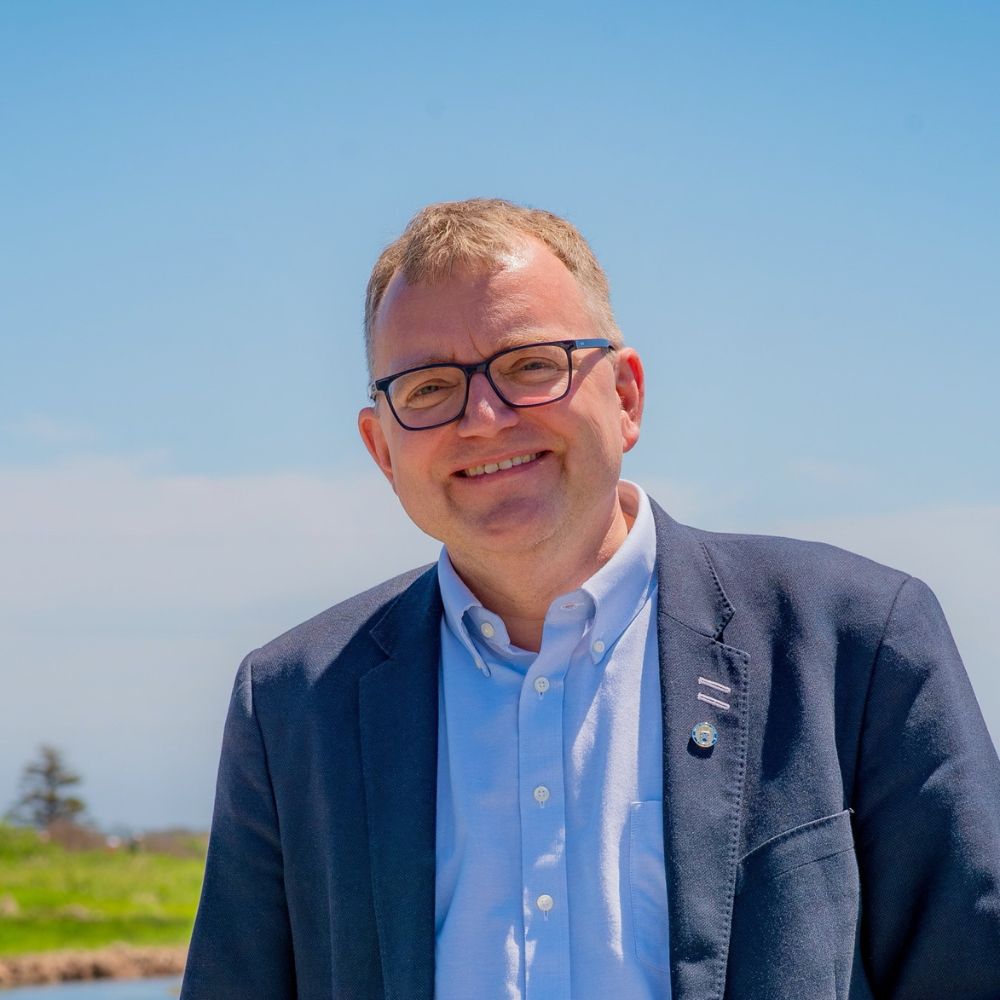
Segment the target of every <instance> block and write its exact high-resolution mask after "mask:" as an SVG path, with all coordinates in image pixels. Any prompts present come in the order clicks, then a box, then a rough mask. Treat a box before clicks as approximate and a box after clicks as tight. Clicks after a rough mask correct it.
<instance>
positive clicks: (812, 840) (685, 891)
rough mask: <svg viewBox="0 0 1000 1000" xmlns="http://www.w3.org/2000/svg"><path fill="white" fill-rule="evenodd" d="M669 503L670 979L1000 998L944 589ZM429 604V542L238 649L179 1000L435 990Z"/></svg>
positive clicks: (994, 920) (983, 771)
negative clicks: (696, 738)
mask: <svg viewBox="0 0 1000 1000" xmlns="http://www.w3.org/2000/svg"><path fill="white" fill-rule="evenodd" d="M654 514H655V518H656V524H657V545H658V553H657V563H658V574H659V598H658V600H659V607H658V617H657V622H658V633H659V643H660V667H661V682H662V683H661V687H662V698H663V801H664V839H665V848H666V867H667V884H668V894H669V909H670V914H669V916H670V940H669V944H668V943H667V942H666V941H665V942H664V945H663V946H664V948H665V949H666V948H668V947H669V954H670V968H671V975H672V982H673V991H674V997H675V998H676V1000H695V998H697V1000H720V998H723V997H726V998H734V1000H735V998H760V1000H783V998H789V1000H791V998H794V1000H803V998H807V1000H815V998H848V997H849V998H851V1000H861V998H867V997H894V998H895V997H898V998H906V1000H921V998H927V1000H942V998H944V997H951V996H956V997H962V998H963V1000H997V998H1000V763H998V760H997V755H996V752H995V750H994V748H993V746H992V744H991V742H990V739H989V736H988V734H987V731H986V727H985V724H984V722H983V719H982V715H981V713H980V711H979V708H978V705H977V704H976V700H975V697H974V695H973V692H972V690H971V687H970V685H969V681H968V679H967V677H966V674H965V670H964V668H963V666H962V662H961V660H960V658H959V655H958V652H957V650H956V649H955V645H954V642H953V640H952V637H951V634H950V632H949V630H948V626H947V624H946V622H945V619H944V615H943V614H942V612H941V609H940V606H939V605H938V602H937V601H936V599H935V598H934V595H933V594H932V593H931V591H930V590H929V589H928V588H927V586H926V585H925V584H923V583H922V582H920V581H919V580H917V579H915V578H913V577H909V576H906V575H905V574H904V573H900V572H898V571H896V570H893V569H889V568H887V567H885V566H881V565H879V564H877V563H874V562H871V561H870V560H867V559H864V558H862V557H861V556H857V555H853V554H851V553H849V552H845V551H843V550H841V549H837V548H834V547H832V546H828V545H822V544H817V543H808V542H800V541H793V540H790V539H785V538H775V537H765V536H752V535H732V534H719V533H714V532H707V531H700V530H697V529H694V528H690V527H686V526H684V525H681V524H678V523H677V522H676V521H674V520H672V519H671V518H670V517H669V516H668V515H666V514H665V513H664V512H663V511H662V510H660V509H659V508H658V507H656V506H655V504H654ZM440 615H441V601H440V595H439V592H438V586H437V577H436V572H435V570H434V568H433V567H431V568H430V569H426V570H423V571H415V572H413V573H409V574H406V575H405V576H402V577H399V578H397V579H395V580H392V581H390V582H388V583H385V584H383V585H381V586H379V587H376V588H375V589H373V590H370V591H368V592H366V593H364V594H360V595H359V596H357V597H354V598H352V599H351V600H349V601H346V602H344V603H343V604H340V605H338V606H336V607H334V608H332V609H330V610H328V611H325V612H323V613H322V614H320V615H318V616H317V617H316V618H313V619H312V620H310V621H308V622H306V623H304V624H303V625H300V626H298V627H297V628H295V629H293V630H292V631H290V632H288V633H286V634H285V635H283V636H281V637H280V638H278V639H275V640H274V641H273V642H271V643H269V644H268V645H266V646H264V647H262V648H261V649H258V650H256V651H254V652H253V653H251V654H250V655H249V656H247V658H246V659H245V660H244V661H243V663H242V665H241V667H240V670H239V673H238V676H237V679H236V685H235V689H234V691H233V698H232V703H231V707H230V712H229V717H228V720H227V723H226V730H225V737H224V743H223V750H222V761H221V765H220V769H219V779H218V789H217V796H216V804H215V816H214V820H213V825H212V835H211V842H210V846H209V853H208V863H207V870H206V874H205V883H204V888H203V893H202V900H201V905H200V908H199V911H198V918H197V921H196V925H195V930H194V936H193V940H192V943H191V950H190V954H189V958H188V964H187V971H186V973H185V979H184V986H183V990H182V994H181V996H182V1000H228V998H234V1000H235V998H240V1000H247V998H260V1000H286V998H292V997H300V998H303V1000H305V998H308V1000H329V998H337V1000H341V998H344V1000H346V998H372V1000H374V998H383V997H384V998H390V1000H421V998H430V997H432V996H433V988H434V882H435V871H434V864H435V850H434V826H435V790H436V775H437V727H438V720H437V709H438V660H439V621H440ZM699 678H707V679H709V680H713V681H717V682H718V683H721V684H723V685H725V686H726V687H729V688H731V689H732V695H731V696H730V695H726V696H725V698H726V700H727V701H729V703H730V705H731V707H730V709H729V710H723V709H720V708H715V707H712V706H710V705H708V704H706V703H704V702H702V701H699V700H698V698H697V694H698V692H699V691H704V690H705V688H704V687H703V686H699V684H698V680H699ZM701 721H710V722H711V723H712V724H713V725H714V726H715V727H716V729H717V731H718V734H719V738H718V742H717V744H716V745H715V746H714V747H713V748H711V749H710V750H702V749H700V748H698V747H696V746H695V745H694V744H693V743H692V742H691V739H690V734H691V728H692V725H694V724H695V723H698V722H701ZM498 990H499V986H498ZM498 995H499V993H498ZM440 1000H466V998H440ZM468 1000H489V998H468Z"/></svg>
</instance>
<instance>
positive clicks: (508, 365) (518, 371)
mask: <svg viewBox="0 0 1000 1000" xmlns="http://www.w3.org/2000/svg"><path fill="white" fill-rule="evenodd" d="M565 370H566V354H565V352H564V351H561V350H559V349H558V348H557V349H555V350H553V349H552V348H541V347H540V348H529V349H528V350H525V351H523V352H519V353H517V354H511V355H510V356H509V357H507V358H506V359H504V363H503V367H502V370H501V378H504V379H511V380H512V381H516V382H522V383H524V382H526V383H537V382H544V381H546V380H547V379H551V378H554V377H558V376H560V375H562V373H563V372H565Z"/></svg>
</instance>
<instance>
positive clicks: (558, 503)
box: [358, 238, 643, 560]
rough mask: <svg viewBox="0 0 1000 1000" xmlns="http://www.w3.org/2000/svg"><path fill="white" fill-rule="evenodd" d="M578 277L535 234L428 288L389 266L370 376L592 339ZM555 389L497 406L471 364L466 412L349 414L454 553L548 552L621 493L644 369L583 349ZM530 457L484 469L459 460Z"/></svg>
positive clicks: (603, 520)
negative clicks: (542, 398)
mask: <svg viewBox="0 0 1000 1000" xmlns="http://www.w3.org/2000/svg"><path fill="white" fill-rule="evenodd" d="M600 335H601V332H600V331H599V330H598V329H597V328H596V324H595V323H594V320H593V318H592V316H591V314H590V312H589V310H588V309H587V307H586V304H585V300H584V295H583V292H582V290H581V289H580V286H579V285H578V284H577V282H576V280H575V279H574V278H573V276H572V275H571V274H570V273H569V271H568V270H566V268H565V267H564V265H563V264H562V262H561V261H560V260H559V259H558V258H557V257H556V256H555V255H554V254H553V253H552V252H551V251H550V250H549V249H548V248H547V247H546V246H545V245H544V244H542V243H541V242H538V241H536V240H534V239H531V238H526V239H525V242H524V246H523V248H521V249H519V250H518V251H517V252H516V253H513V254H511V255H510V257H509V258H508V261H507V264H506V266H505V267H504V268H503V269H502V270H500V271H499V272H498V273H495V274H481V273H476V272H470V271H464V270H456V271H455V272H454V273H453V274H452V275H451V276H450V277H449V278H448V279H446V280H443V281H440V282H437V283H435V284H433V285H409V284H407V282H406V281H405V279H404V278H403V277H402V276H401V275H400V274H399V273H397V274H396V275H395V276H394V277H393V279H392V280H391V282H390V283H389V286H388V288H387V289H386V293H385V296H384V298H383V299H382V303H381V305H380V307H379V310H378V317H377V322H376V325H375V331H374V344H373V347H374V362H375V377H376V378H383V377H385V376H388V375H392V374H395V373H396V372H400V371H403V370H405V369H407V368H413V367H416V366H417V365H421V364H429V363H433V362H438V361H441V362H444V361H455V362H459V363H462V364H472V363H475V362H478V361H480V360H482V359H483V358H486V357H489V356H490V355H492V354H494V353H496V352H497V351H500V350H503V349H504V348H506V347H512V346H516V345H519V344H531V343H539V342H543V341H552V340H576V339H580V338H586V337H597V336H600ZM573 366H574V372H573V384H572V387H571V389H570V392H569V394H568V395H567V396H566V397H565V398H564V399H561V400H558V401H557V402H554V403H549V404H546V405H544V406H538V407H532V408H512V407H509V406H507V405H505V404H504V403H503V402H502V401H501V400H500V399H499V398H498V397H497V395H496V393H495V392H494V391H493V388H492V387H491V386H490V384H489V382H488V381H487V380H486V377H485V376H484V375H474V376H473V378H472V383H471V385H470V387H469V402H468V406H467V408H466V411H465V414H464V416H463V417H462V418H461V419H460V420H457V421H454V422H453V423H450V424H446V425H445V426H443V427H436V428H433V429H431V430H421V431H410V430H405V429H404V428H403V427H401V426H400V425H399V424H398V423H397V422H396V419H395V417H393V415H392V413H391V411H390V409H389V407H388V404H387V403H386V401H385V400H384V399H381V398H380V399H379V400H378V402H377V403H376V405H375V406H374V407H370V406H369V407H365V408H364V409H363V410H362V411H361V413H360V414H359V416H358V427H359V430H360V432H361V437H362V439H363V440H364V442H365V445H366V446H367V448H368V450H369V452H370V453H371V455H372V457H373V458H374V459H375V461H376V462H377V463H378V465H379V467H380V468H381V470H382V472H383V473H384V474H385V475H386V477H387V478H388V480H389V482H390V483H391V484H392V487H393V489H394V490H395V491H396V494H397V495H398V497H399V499H400V501H401V503H402V504H403V507H404V509H405V510H406V512H407V514H409V516H410V518H411V519H412V520H413V521H414V523H416V524H417V526H418V527H420V528H421V529H423V530H424V531H425V532H427V534H429V535H431V536H433V537H434V538H437V539H439V540H441V541H442V542H444V543H445V545H446V546H447V547H448V551H449V553H450V554H451V555H452V557H453V558H455V557H458V559H459V560H461V559H462V558H463V557H471V558H475V559H479V560H481V559H483V558H488V557H489V554H490V553H492V552H496V553H498V554H500V553H503V554H508V555H509V554H511V552H512V547H513V550H514V551H518V552H521V551H523V552H527V551H537V552H539V553H543V552H544V551H545V548H546V547H547V546H550V545H552V544H558V543H560V542H561V541H563V540H568V539H571V538H574V537H575V538H577V539H579V538H580V537H581V535H582V536H583V537H585V538H589V537H593V536H595V535H597V534H598V533H599V532H600V531H601V530H602V525H604V530H606V528H607V525H609V524H610V521H611V519H612V517H613V515H614V511H615V505H616V504H617V493H616V485H617V482H618V478H619V470H620V467H621V458H622V454H623V452H625V451H628V450H629V449H630V448H631V447H632V446H633V445H634V444H635V442H636V441H637V440H638V437H639V421H640V418H641V415H642V402H643V377H642V366H641V364H640V362H639V358H638V355H637V354H636V353H635V352H634V351H633V350H631V349H629V348H625V349H623V350H621V351H617V352H611V353H608V352H605V351H601V350H599V349H593V348H591V349H581V350H579V351H574V353H573ZM529 455H531V456H536V457H534V458H533V459H532V460H531V461H527V462H522V463H521V464H518V465H514V466H512V467H511V468H509V469H500V470H499V471H497V472H494V473H492V474H484V475H477V476H471V477H470V476H467V475H466V474H465V472H466V470H468V469H473V468H475V467H477V466H485V465H490V464H495V465H499V464H500V463H501V462H505V461H506V460H508V459H512V458H522V459H523V458H524V457H525V456H529Z"/></svg>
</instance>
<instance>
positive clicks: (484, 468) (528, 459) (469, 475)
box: [456, 451, 542, 479]
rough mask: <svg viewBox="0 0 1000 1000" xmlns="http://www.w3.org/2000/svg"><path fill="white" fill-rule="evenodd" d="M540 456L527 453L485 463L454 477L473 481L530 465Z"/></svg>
mask: <svg viewBox="0 0 1000 1000" xmlns="http://www.w3.org/2000/svg"><path fill="white" fill-rule="evenodd" d="M541 455H542V452H540V451H533V452H529V453H528V454H526V455H513V456H511V457H510V458H504V459H501V460H500V461H498V462H486V463H485V464H483V465H472V466H469V468H467V469H461V470H460V471H459V472H458V473H456V475H459V476H463V477H464V478H466V479H475V478H477V477H478V476H492V475H495V474H496V473H498V472H505V471H506V470H508V469H513V468H515V467H516V466H519V465H530V464H531V463H532V462H536V461H538V459H539V458H540V457H541Z"/></svg>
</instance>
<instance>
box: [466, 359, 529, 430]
mask: <svg viewBox="0 0 1000 1000" xmlns="http://www.w3.org/2000/svg"><path fill="white" fill-rule="evenodd" d="M517 421H518V416H517V410H516V409H514V407H511V406H508V405H507V404H506V403H505V402H504V401H503V400H502V399H501V398H500V397H499V396H498V395H497V394H496V392H495V391H494V389H493V386H492V385H490V382H489V379H487V377H486V376H485V375H484V374H482V373H481V372H477V373H476V374H475V375H473V376H472V378H471V379H470V380H469V399H468V402H467V403H466V404H465V413H464V414H463V415H462V419H461V420H459V421H458V433H459V434H460V435H461V436H462V437H476V436H489V435H491V434H496V433H497V432H498V431H501V430H504V429H506V428H507V427H513V426H514V424H516V423H517Z"/></svg>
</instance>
